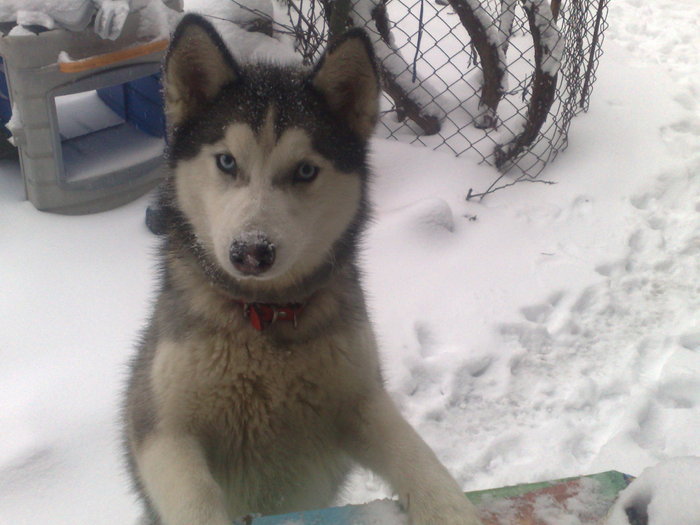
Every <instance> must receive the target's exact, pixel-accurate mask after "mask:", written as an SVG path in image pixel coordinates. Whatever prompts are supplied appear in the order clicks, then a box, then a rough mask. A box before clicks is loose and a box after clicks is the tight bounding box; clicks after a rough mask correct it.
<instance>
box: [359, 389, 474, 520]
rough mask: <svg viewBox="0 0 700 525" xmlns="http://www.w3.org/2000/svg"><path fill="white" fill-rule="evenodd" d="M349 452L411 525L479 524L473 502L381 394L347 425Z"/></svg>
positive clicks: (392, 404) (391, 403)
mask: <svg viewBox="0 0 700 525" xmlns="http://www.w3.org/2000/svg"><path fill="white" fill-rule="evenodd" d="M347 424H348V427H347V429H346V432H347V433H346V436H348V448H349V450H350V453H351V455H352V456H354V457H355V458H356V459H357V460H358V461H359V462H360V463H361V464H363V465H364V466H366V467H368V468H370V469H371V470H373V471H374V472H376V473H377V474H379V475H380V476H382V477H383V478H384V479H386V480H387V481H388V482H389V484H390V485H391V487H392V488H393V489H394V491H396V492H397V493H398V495H399V499H400V501H401V503H402V505H403V506H404V508H405V509H406V511H407V512H408V515H409V516H410V518H411V522H412V524H413V525H481V521H480V520H479V518H478V517H477V515H476V511H475V509H474V506H473V505H472V504H471V502H470V501H469V500H468V499H467V497H466V496H465V495H464V494H463V493H462V491H461V490H460V488H459V486H458V485H457V482H456V481H455V480H454V478H452V476H450V474H449V472H447V469H446V468H445V467H444V466H443V465H442V463H440V461H439V460H438V459H437V457H436V456H435V454H434V453H433V451H432V450H431V449H430V447H428V445H427V444H426V443H425V442H424V441H423V440H422V439H421V438H420V436H419V435H418V434H417V433H416V431H415V430H413V428H412V427H411V425H409V424H408V422H407V421H406V420H405V419H404V418H403V416H401V414H400V413H399V411H398V409H397V408H396V406H395V405H394V403H393V401H392V400H391V399H390V398H389V396H388V394H387V393H386V392H384V391H383V390H381V391H378V392H376V394H375V395H373V396H372V397H371V398H370V399H369V400H367V401H366V402H365V403H364V404H363V405H362V406H361V407H359V412H355V415H354V416H351V417H350V420H349V421H348V422H347Z"/></svg>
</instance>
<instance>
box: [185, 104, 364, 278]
mask: <svg viewBox="0 0 700 525" xmlns="http://www.w3.org/2000/svg"><path fill="white" fill-rule="evenodd" d="M221 154H229V155H231V156H232V157H233V158H234V159H235V162H236V166H237V168H236V170H235V174H234V175H231V174H230V173H228V172H226V171H223V170H222V169H221V167H220V166H218V165H217V160H216V159H217V155H221ZM225 160H226V161H228V160H229V159H225ZM302 164H305V165H307V166H305V167H304V168H302V171H308V167H309V166H313V167H316V168H318V171H317V175H316V176H315V178H313V179H312V180H311V181H306V182H304V181H301V180H299V177H296V179H295V172H297V170H298V169H299V167H300V165H302ZM225 165H228V163H227V164H225ZM176 187H177V195H178V200H179V202H180V206H181V207H182V210H183V211H184V212H185V214H186V215H187V217H188V218H189V220H190V222H191V224H192V225H193V227H194V231H195V234H196V235H197V237H198V239H199V241H200V242H201V243H202V245H203V246H204V247H205V249H207V250H208V251H209V252H210V253H212V254H214V256H215V259H216V261H217V263H218V264H219V265H220V266H221V268H223V269H224V270H225V271H227V272H228V273H229V274H231V275H232V276H234V277H236V278H237V279H241V280H248V281H250V280H257V281H264V282H266V283H269V284H273V285H275V286H277V285H279V286H288V285H290V284H292V283H295V282H297V281H299V280H300V279H301V278H302V277H303V276H305V275H308V274H309V273H310V272H311V271H313V270H314V269H315V268H316V267H317V266H319V265H320V264H321V263H322V261H323V260H324V259H325V258H326V257H327V256H328V254H329V252H330V250H331V248H332V247H333V243H334V242H335V241H336V240H337V239H338V238H339V237H340V236H341V235H342V233H343V231H344V230H345V228H346V227H347V225H348V224H350V223H351V221H352V219H353V217H354V216H355V214H356V213H357V210H358V207H359V205H360V200H361V180H360V177H359V175H355V174H347V173H340V172H338V171H337V170H336V169H335V168H334V167H333V164H332V163H331V162H330V161H329V160H328V159H326V158H324V157H323V156H322V155H320V154H319V153H318V152H316V151H315V150H314V149H313V148H312V145H311V139H310V137H309V135H308V134H307V132H306V131H304V130H303V129H301V128H289V129H286V130H285V131H284V132H283V133H282V135H281V136H280V137H279V139H278V140H276V137H275V133H274V113H273V112H272V111H270V112H269V113H268V115H267V118H266V121H265V123H264V125H263V126H262V128H261V130H260V132H259V133H258V134H255V133H254V132H253V130H252V129H251V127H250V126H249V125H247V124H242V123H235V124H232V125H231V126H230V127H229V128H228V129H227V130H226V133H225V136H224V138H223V139H222V140H221V141H219V142H217V143H215V144H211V145H205V146H203V147H202V149H201V151H200V153H199V154H198V155H197V156H196V157H195V158H193V159H189V160H186V161H181V162H180V163H179V164H178V168H177V173H176ZM253 236H264V237H266V238H267V239H268V240H269V241H270V242H271V243H272V245H273V246H274V248H275V252H276V256H275V261H274V263H273V264H272V266H271V267H270V268H269V270H267V271H265V272H263V273H261V274H260V275H258V276H249V275H244V274H242V273H241V272H240V271H239V270H237V269H236V268H235V267H234V265H233V263H232V262H231V260H230V251H231V246H232V243H233V242H234V240H239V239H246V238H250V237H253Z"/></svg>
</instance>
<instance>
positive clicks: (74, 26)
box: [0, 0, 96, 31]
mask: <svg viewBox="0 0 700 525" xmlns="http://www.w3.org/2000/svg"><path fill="white" fill-rule="evenodd" d="M95 11H96V8H95V5H94V4H93V0H3V2H2V4H1V5H0V22H17V24H18V25H25V26H28V25H38V26H42V27H45V28H47V29H53V28H54V27H56V26H58V27H63V28H65V29H69V30H71V31H82V30H83V29H85V28H86V27H87V25H88V24H89V23H90V19H91V18H92V16H93V15H94V14H95Z"/></svg>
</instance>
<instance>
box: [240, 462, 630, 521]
mask: <svg viewBox="0 0 700 525" xmlns="http://www.w3.org/2000/svg"><path fill="white" fill-rule="evenodd" d="M631 481H632V478H631V477H630V476H627V475H626V474H622V473H620V472H615V471H610V472H602V473H599V474H591V475H588V476H581V477H577V478H566V479H561V480H556V481H545V482H540V483H528V484H522V485H516V486H512V487H502V488H497V489H490V490H480V491H475V492H468V493H467V494H466V496H467V497H468V498H469V499H470V500H471V501H472V503H474V504H475V505H476V507H477V510H478V511H479V516H480V517H481V519H482V520H483V522H484V525H545V522H544V521H542V520H543V519H544V518H542V519H540V516H546V517H547V520H548V521H547V522H548V523H552V521H551V519H552V518H553V517H556V516H559V521H562V522H567V521H569V520H570V519H572V518H576V519H577V520H578V521H576V523H580V524H581V525H594V524H598V523H600V520H601V519H602V518H604V517H605V515H606V514H607V512H608V510H609V508H610V507H611V506H612V503H613V502H614V501H615V499H616V498H617V495H618V493H619V492H620V491H621V490H623V489H624V488H625V487H627V485H628V484H629V483H630V482H631ZM572 509H573V510H572ZM555 519H556V518H555ZM235 524H236V525H239V524H240V525H407V524H408V521H407V519H406V517H405V516H404V515H403V513H402V512H401V510H400V509H399V506H398V504H397V503H396V502H395V501H392V500H380V501H373V502H371V503H367V504H364V505H347V506H344V507H331V508H328V509H321V510H312V511H306V512H295V513H291V514H284V515H281V516H265V517H259V518H247V519H245V520H243V521H237V522H235Z"/></svg>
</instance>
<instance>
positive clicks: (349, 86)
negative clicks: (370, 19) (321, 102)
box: [311, 29, 380, 139]
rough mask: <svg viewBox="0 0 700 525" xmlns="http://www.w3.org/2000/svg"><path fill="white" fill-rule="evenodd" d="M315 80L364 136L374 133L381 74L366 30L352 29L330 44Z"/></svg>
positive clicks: (332, 104)
mask: <svg viewBox="0 0 700 525" xmlns="http://www.w3.org/2000/svg"><path fill="white" fill-rule="evenodd" d="M311 83H312V85H313V86H314V87H315V88H316V89H317V90H318V91H319V92H320V93H321V94H322V95H323V97H324V99H325V100H326V102H327V103H328V105H329V107H330V109H331V111H333V112H334V113H335V114H336V115H338V116H339V117H340V118H342V119H343V120H344V121H345V122H347V124H348V125H349V126H350V128H351V129H352V130H353V131H355V132H356V133H357V134H358V135H359V136H360V137H362V138H363V139H366V138H368V137H369V136H370V135H371V134H372V131H373V130H374V126H375V124H376V123H377V117H378V115H379V93H380V90H379V75H378V73H377V65H376V62H375V58H374V49H373V48H372V42H371V41H370V39H369V37H368V36H367V34H366V33H365V32H364V31H363V30H362V29H352V30H350V31H348V32H347V33H345V34H344V35H343V36H341V37H340V38H339V39H338V40H336V41H335V42H334V43H332V44H331V45H330V46H329V48H328V49H327V50H326V53H325V54H324V55H323V57H322V58H321V60H320V61H319V63H318V64H317V66H316V68H315V69H314V71H313V73H312V80H311Z"/></svg>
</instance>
